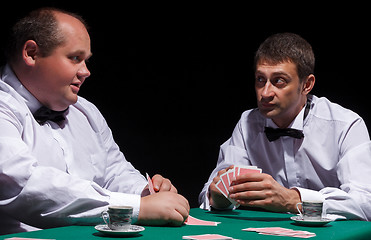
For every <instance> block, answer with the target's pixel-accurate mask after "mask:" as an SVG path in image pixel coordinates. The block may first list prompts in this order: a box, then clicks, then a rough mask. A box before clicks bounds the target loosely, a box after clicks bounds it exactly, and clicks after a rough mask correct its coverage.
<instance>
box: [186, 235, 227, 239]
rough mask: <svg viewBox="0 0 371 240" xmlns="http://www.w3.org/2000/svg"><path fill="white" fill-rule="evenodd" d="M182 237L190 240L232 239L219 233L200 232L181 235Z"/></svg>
mask: <svg viewBox="0 0 371 240" xmlns="http://www.w3.org/2000/svg"><path fill="white" fill-rule="evenodd" d="M182 238H183V239H191V240H233V238H232V237H227V236H223V235H220V234H202V235H193V236H183V237H182Z"/></svg>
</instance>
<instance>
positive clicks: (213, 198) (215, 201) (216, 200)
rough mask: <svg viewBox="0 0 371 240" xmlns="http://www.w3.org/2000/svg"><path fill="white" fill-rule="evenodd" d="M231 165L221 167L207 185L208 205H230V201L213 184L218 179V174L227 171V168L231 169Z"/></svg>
mask: <svg viewBox="0 0 371 240" xmlns="http://www.w3.org/2000/svg"><path fill="white" fill-rule="evenodd" d="M232 168H233V165H232V166H229V167H228V168H226V169H222V170H220V171H219V172H218V175H217V176H216V177H214V179H213V181H212V183H211V184H210V186H209V201H210V205H211V206H213V207H214V208H217V209H218V208H219V209H222V208H227V207H229V206H230V205H231V202H230V201H229V200H228V199H226V198H225V197H224V196H223V194H222V193H221V192H220V191H219V190H218V189H217V188H216V186H215V184H216V183H217V182H218V181H219V180H220V175H222V174H223V173H225V172H227V171H228V170H229V169H232Z"/></svg>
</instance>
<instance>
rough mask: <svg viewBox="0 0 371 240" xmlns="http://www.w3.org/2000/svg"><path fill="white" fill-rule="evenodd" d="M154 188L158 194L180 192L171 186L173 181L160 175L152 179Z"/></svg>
mask: <svg viewBox="0 0 371 240" xmlns="http://www.w3.org/2000/svg"><path fill="white" fill-rule="evenodd" d="M152 182H153V188H154V189H155V191H156V192H163V191H170V192H174V193H178V190H177V189H176V188H175V187H174V185H173V184H171V181H170V180H169V179H167V178H164V177H163V176H161V175H160V174H156V175H155V176H153V177H152Z"/></svg>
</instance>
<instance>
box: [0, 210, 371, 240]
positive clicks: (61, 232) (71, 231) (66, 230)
mask: <svg viewBox="0 0 371 240" xmlns="http://www.w3.org/2000/svg"><path fill="white" fill-rule="evenodd" d="M190 215H192V216H193V217H195V218H199V219H202V220H211V221H217V222H221V223H220V224H219V225H218V226H187V225H183V226H181V227H149V226H146V227H145V228H146V229H145V230H144V231H143V232H141V233H140V234H139V235H137V236H135V237H131V238H132V239H138V240H145V239H152V240H153V239H163V240H166V239H172V240H174V239H182V236H186V235H198V234H207V233H218V234H222V235H226V236H229V237H233V238H235V239H282V238H283V237H279V236H267V235H260V234H258V233H256V232H246V231H242V230H241V229H243V228H248V227H283V228H290V229H295V230H305V231H310V232H314V233H316V235H317V236H316V237H313V238H311V239H326V240H329V239H371V222H365V221H355V220H352V221H336V222H331V223H330V224H328V225H326V226H323V227H306V226H299V225H295V224H294V222H293V221H291V220H290V217H291V216H292V215H290V214H285V213H272V212H262V211H249V210H234V211H205V210H202V209H198V208H192V209H191V211H190ZM11 237H23V238H39V239H57V240H63V239H66V240H67V239H68V240H71V239H79V240H84V239H102V240H103V239H117V238H112V237H106V236H104V235H102V234H101V233H100V232H98V231H96V230H95V229H94V226H70V227H61V228H53V229H46V230H41V231H34V232H28V233H18V234H11V235H3V236H0V239H6V238H11ZM284 238H287V239H295V238H292V237H284Z"/></svg>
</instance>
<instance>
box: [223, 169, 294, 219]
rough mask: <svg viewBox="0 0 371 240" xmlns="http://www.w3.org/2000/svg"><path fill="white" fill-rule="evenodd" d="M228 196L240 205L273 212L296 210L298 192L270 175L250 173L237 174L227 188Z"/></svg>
mask: <svg viewBox="0 0 371 240" xmlns="http://www.w3.org/2000/svg"><path fill="white" fill-rule="evenodd" d="M229 193H230V195H229V196H230V198H232V199H234V200H236V201H237V202H238V203H239V204H241V205H242V206H249V207H260V208H263V209H266V210H269V211H274V212H292V213H295V212H297V209H296V204H297V203H298V202H301V200H300V194H299V192H297V191H296V190H294V189H287V188H285V187H283V186H281V185H280V184H279V183H278V182H276V181H275V180H274V179H273V178H272V176H271V175H268V174H264V173H251V174H243V175H240V176H237V177H236V179H235V180H233V181H232V182H231V187H230V188H229Z"/></svg>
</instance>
